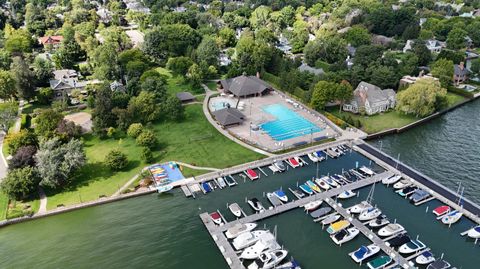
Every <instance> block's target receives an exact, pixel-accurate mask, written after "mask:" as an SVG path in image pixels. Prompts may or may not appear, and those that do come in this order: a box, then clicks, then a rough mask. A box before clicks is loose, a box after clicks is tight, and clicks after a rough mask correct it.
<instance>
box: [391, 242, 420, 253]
mask: <svg viewBox="0 0 480 269" xmlns="http://www.w3.org/2000/svg"><path fill="white" fill-rule="evenodd" d="M426 247H427V246H425V244H424V243H422V242H421V241H419V240H411V241H410V242H408V243H405V244H403V245H401V246H400V248H398V252H400V253H402V254H410V253H414V252H417V251H419V250H422V249H424V248H426Z"/></svg>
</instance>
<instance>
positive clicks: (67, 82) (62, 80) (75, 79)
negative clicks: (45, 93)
mask: <svg viewBox="0 0 480 269" xmlns="http://www.w3.org/2000/svg"><path fill="white" fill-rule="evenodd" d="M53 76H54V79H51V80H50V88H51V89H52V90H53V94H54V98H55V99H62V98H65V97H66V96H68V95H69V94H70V93H71V92H72V91H73V90H75V89H78V90H83V89H84V88H85V87H86V86H87V85H89V84H97V83H100V81H98V80H79V75H78V73H77V71H75V70H72V69H61V70H55V71H53Z"/></svg>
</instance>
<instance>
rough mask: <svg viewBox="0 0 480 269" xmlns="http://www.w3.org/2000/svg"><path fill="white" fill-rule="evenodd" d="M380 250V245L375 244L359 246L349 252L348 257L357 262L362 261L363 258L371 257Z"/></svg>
mask: <svg viewBox="0 0 480 269" xmlns="http://www.w3.org/2000/svg"><path fill="white" fill-rule="evenodd" d="M379 251H380V247H378V246H376V245H375V244H371V245H368V246H361V247H360V248H359V249H357V250H355V251H353V252H350V254H349V255H350V257H351V258H352V259H353V260H354V261H355V262H357V263H361V262H363V261H364V260H365V259H368V258H370V257H372V256H373V255H375V254H377V253H378V252H379Z"/></svg>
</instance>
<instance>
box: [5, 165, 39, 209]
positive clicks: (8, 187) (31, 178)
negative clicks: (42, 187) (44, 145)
mask: <svg viewBox="0 0 480 269" xmlns="http://www.w3.org/2000/svg"><path fill="white" fill-rule="evenodd" d="M39 182H40V178H39V176H38V173H37V171H36V169H35V168H32V167H29V166H27V167H24V168H18V169H13V170H11V171H10V172H9V173H8V174H7V177H5V179H4V180H3V181H2V182H1V184H0V187H1V189H2V191H3V192H4V193H5V194H7V196H8V197H9V198H10V199H14V200H18V201H20V200H22V199H25V198H27V197H29V196H30V195H32V194H33V193H35V192H36V190H37V187H38V183H39Z"/></svg>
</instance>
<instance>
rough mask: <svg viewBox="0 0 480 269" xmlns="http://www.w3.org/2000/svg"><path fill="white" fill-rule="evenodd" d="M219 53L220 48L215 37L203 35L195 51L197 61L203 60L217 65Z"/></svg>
mask: <svg viewBox="0 0 480 269" xmlns="http://www.w3.org/2000/svg"><path fill="white" fill-rule="evenodd" d="M219 55H220V49H219V48H218V46H217V43H216V42H215V39H214V38H213V37H211V36H204V37H203V39H202V42H200V45H198V48H197V51H196V57H197V61H198V62H205V63H206V64H207V65H213V66H218V56H219Z"/></svg>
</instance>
